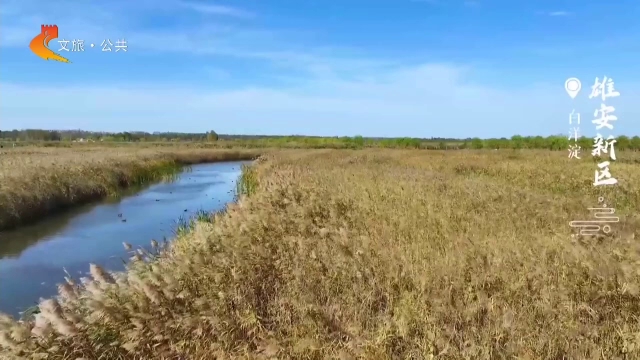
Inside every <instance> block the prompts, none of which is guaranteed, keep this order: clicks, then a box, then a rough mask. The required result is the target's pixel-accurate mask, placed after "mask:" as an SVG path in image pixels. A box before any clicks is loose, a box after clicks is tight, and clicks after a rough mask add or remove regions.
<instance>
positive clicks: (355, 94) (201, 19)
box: [0, 0, 640, 137]
mask: <svg viewBox="0 0 640 360" xmlns="http://www.w3.org/2000/svg"><path fill="white" fill-rule="evenodd" d="M639 18H640V3H639V2H637V1H631V0H617V1H604V0H590V1H584V0H582V1H573V0H571V1H564V0H555V1H550V0H539V1H532V0H521V1H506V0H476V1H471V0H467V1H465V0H368V1H364V0H270V1H265V0H235V1H234V0H227V1H225V2H222V1H203V0H199V1H196V0H156V1H149V0H136V1H125V0H112V1H109V2H97V1H89V0H73V1H71V0H56V1H43V0H4V1H3V3H2V8H1V10H0V53H1V54H0V129H2V130H7V129H13V128H50V129H78V128H81V129H86V130H100V131H134V130H142V131H150V132H151V131H184V132H203V131H207V130H210V129H214V130H216V131H217V132H219V133H229V134H306V135H340V136H342V135H349V136H353V135H364V136H412V137H474V136H479V137H501V136H506V137H509V136H511V135H514V134H520V135H550V134H559V133H567V132H568V131H569V124H568V114H569V113H570V112H571V110H572V109H576V111H579V112H580V113H582V114H583V119H584V120H583V122H582V125H581V131H582V132H583V134H584V135H587V136H593V135H594V134H595V128H594V125H592V124H591V123H590V119H592V118H593V116H592V114H593V111H594V110H595V109H596V108H598V107H599V105H600V103H599V101H598V100H593V99H592V100H589V99H588V93H589V87H590V86H591V85H592V83H593V82H594V80H595V77H602V76H605V75H606V76H609V77H611V78H613V79H614V81H615V84H616V88H617V90H618V91H619V92H620V93H621V96H620V97H619V98H615V99H610V100H608V101H607V103H608V104H610V105H613V106H615V108H616V114H617V116H618V118H619V121H618V122H617V123H615V124H614V125H615V128H614V130H613V132H612V133H613V134H614V135H621V134H625V135H640V122H638V121H637V119H638V115H640V106H639V105H638V102H637V101H634V100H633V99H634V98H635V99H638V98H639V95H640V71H639V70H640V69H639V67H640V64H638V61H637V59H638V55H639V54H640V42H639V41H638V40H637V39H639V38H640V36H639V35H640V21H638V19H639ZM41 24H56V25H58V27H59V29H60V38H59V39H58V40H60V39H66V40H73V39H81V40H84V42H85V51H84V52H82V53H77V52H76V53H72V52H59V53H60V54H61V55H63V56H65V57H67V58H69V59H70V60H71V61H72V63H71V64H65V63H59V62H54V61H49V62H45V61H43V60H42V59H39V58H38V57H36V56H35V55H34V54H33V53H31V52H30V50H29V48H28V44H29V42H30V40H31V39H32V38H33V37H34V36H35V35H37V34H38V32H39V30H40V25H41ZM105 39H109V40H111V42H112V43H115V41H116V40H118V39H125V40H126V41H127V45H128V51H127V52H122V51H121V52H117V53H116V52H113V51H112V52H102V51H101V47H100V46H99V45H100V44H101V43H102V41H103V40H105ZM90 43H94V44H96V47H94V48H90V47H89V44H90ZM51 49H52V50H54V51H56V52H58V50H59V44H58V43H57V41H55V40H54V41H52V42H51ZM574 76H575V77H578V78H580V79H581V80H582V82H583V86H582V91H581V93H580V94H579V95H578V98H577V99H576V100H571V99H570V98H569V97H568V96H567V94H566V93H565V91H564V82H565V80H566V79H567V78H568V77H574ZM34 99H35V100H34Z"/></svg>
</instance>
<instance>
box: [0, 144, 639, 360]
mask: <svg viewBox="0 0 640 360" xmlns="http://www.w3.org/2000/svg"><path fill="white" fill-rule="evenodd" d="M625 155H627V154H625ZM627 156H631V154H629V155H627ZM620 157H622V156H620ZM265 159H266V161H258V162H256V165H255V166H254V167H252V168H251V169H250V170H251V172H252V175H247V176H245V177H243V179H245V180H242V181H251V184H250V185H247V184H244V185H241V188H243V189H246V190H247V189H251V190H248V191H245V194H246V193H249V194H251V195H250V196H241V197H240V198H239V199H238V202H237V203H236V204H231V205H229V207H228V208H227V210H226V212H224V213H221V214H216V215H213V217H212V218H211V221H197V222H194V223H193V224H192V225H190V228H191V229H190V231H185V232H184V233H183V234H181V235H180V236H179V237H178V238H177V239H176V240H174V241H173V242H172V243H171V244H169V245H168V247H167V248H166V249H165V250H164V251H162V252H161V254H160V255H158V256H155V257H153V259H145V258H148V256H142V255H141V254H139V253H138V254H137V255H134V257H135V259H134V260H136V261H134V262H132V263H131V264H130V265H129V268H128V270H127V272H125V273H121V274H107V273H106V272H104V271H101V269H95V268H94V269H93V270H92V278H91V279H84V280H82V281H74V280H71V279H67V282H63V285H61V286H60V297H59V298H58V299H55V300H46V301H43V302H42V303H41V304H40V311H41V312H40V314H37V315H35V319H34V320H33V321H27V322H23V323H17V322H15V321H13V320H12V319H10V318H7V317H0V358H2V359H5V358H6V359H31V358H42V359H44V358H48V359H80V358H84V359H100V358H103V359H179V358H181V359H232V358H244V359H275V358H279V359H516V358H517V359H637V358H640V339H639V337H638V335H637V334H639V333H640V325H639V323H638V321H637V316H638V313H640V297H639V295H640V277H639V274H638V271H637V269H638V264H640V245H639V244H638V242H637V236H638V235H639V234H638V232H639V229H640V226H639V225H640V222H639V218H638V215H637V214H636V211H637V209H638V206H639V205H640V183H639V181H640V180H639V179H640V176H639V175H640V168H638V167H637V165H635V164H632V163H619V164H618V163H616V164H615V168H612V171H615V172H616V175H617V176H618V178H619V180H620V184H619V185H620V186H619V187H617V188H615V189H609V190H603V191H602V192H601V191H599V190H597V189H594V188H593V187H592V186H590V182H591V181H592V176H593V163H591V162H587V161H585V162H571V161H568V160H567V159H566V155H565V154H564V153H562V152H556V153H552V152H544V151H540V152H535V151H523V152H501V151H496V152H494V151H486V152H472V151H461V152H455V151H450V152H438V151H404V150H395V151H394V150H365V151H347V150H320V151H306V150H305V151H291V152H276V153H272V154H270V155H269V156H268V157H267V158H265ZM614 169H615V170H614ZM245 173H246V172H245ZM249 179H251V180H249ZM603 194H604V195H603ZM601 195H602V196H606V197H607V201H608V202H609V203H610V204H613V205H614V206H615V207H616V210H618V213H619V214H620V216H621V221H620V223H618V224H616V226H615V227H614V231H613V232H612V233H611V234H609V235H607V236H605V237H597V238H580V237H571V229H570V227H569V226H568V222H569V221H571V220H575V219H580V218H585V217H587V216H588V214H589V212H588V210H587V207H591V206H593V205H595V204H596V201H597V196H601Z"/></svg>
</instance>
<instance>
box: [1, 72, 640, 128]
mask: <svg viewBox="0 0 640 360" xmlns="http://www.w3.org/2000/svg"><path fill="white" fill-rule="evenodd" d="M471 74H473V69H471V68H467V67H458V66H455V65H450V64H424V65H421V66H415V67H407V68H403V69H396V70H391V71H386V72H384V73H380V74H375V75H369V76H367V77H364V76H363V77H362V78H361V79H358V80H346V79H343V78H337V77H336V78H330V79H317V78H314V79H308V80H307V81H305V82H297V83H295V84H293V85H291V86H289V87H286V88H282V87H280V88H270V87H265V86H263V87H257V86H247V87H242V88H238V89H227V90H213V89H212V88H207V87H198V88H195V87H192V88H189V87H184V86H183V87H178V88H176V87H175V85H174V84H149V85H141V84H118V86H113V87H108V86H98V85H94V86H90V85H86V86H64V85H62V86H27V85H20V84H8V83H2V84H0V97H2V99H3V101H2V107H1V108H0V110H1V114H0V117H1V118H2V119H3V123H2V124H1V125H0V126H2V128H3V129H4V128H13V127H19V128H23V127H42V124H43V123H44V122H43V119H46V121H47V123H50V124H55V125H51V126H50V127H59V128H78V127H80V128H86V129H93V130H111V131H121V130H148V131H155V130H157V131H167V130H174V131H175V130H178V131H204V130H206V129H208V128H215V129H216V130H217V131H219V132H221V133H253V134H260V133H262V134H268V133H277V134H278V133H279V134H292V133H298V134H301V133H302V134H323V135H355V134H362V135H365V136H418V137H430V136H452V137H466V136H511V135H513V134H518V133H519V134H522V135H533V134H557V133H565V132H567V131H568V125H566V123H567V121H566V118H567V116H568V115H567V114H568V111H569V110H568V109H570V107H571V106H577V105H576V104H573V105H572V103H571V102H570V101H569V100H568V97H567V96H566V94H564V90H563V89H562V87H561V86H558V85H557V84H554V85H551V84H541V85H537V86H530V87H527V88H522V89H515V90H514V89H500V88H496V87H491V86H487V85H482V84H476V83H472V82H470V81H469V78H470V77H469V75H471ZM638 90H640V86H630V84H628V85H627V86H626V89H625V93H624V95H623V96H622V97H621V98H620V99H619V101H618V102H617V103H616V108H619V110H618V111H619V116H620V119H621V121H620V126H619V127H617V129H616V132H620V133H629V129H630V128H629V126H628V125H625V124H626V119H633V118H637V117H638V116H639V115H640V111H638V109H637V107H635V106H633V103H632V102H630V100H626V99H633V98H634V97H637V96H638V95H640V91H638ZM585 91H586V90H585ZM634 94H635V95H634ZM35 98H37V99H39V100H38V106H34V103H33V100H32V99H35ZM583 98H585V99H586V96H583ZM105 99H108V100H109V101H105ZM578 103H580V102H578ZM592 105H593V104H591V103H590V102H588V101H585V102H584V103H582V105H581V106H582V108H584V109H585V110H584V111H585V113H586V112H587V110H586V109H591V108H593V106H592ZM634 108H635V110H634ZM585 116H586V115H585ZM452 124H453V126H452ZM625 128H626V129H627V130H625ZM583 131H585V132H588V131H590V130H589V127H588V126H585V129H583ZM587 135H589V134H587Z"/></svg>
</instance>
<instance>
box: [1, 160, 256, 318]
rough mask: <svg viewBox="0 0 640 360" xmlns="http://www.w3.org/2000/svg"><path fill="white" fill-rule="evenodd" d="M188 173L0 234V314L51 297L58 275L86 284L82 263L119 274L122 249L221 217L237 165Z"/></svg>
mask: <svg viewBox="0 0 640 360" xmlns="http://www.w3.org/2000/svg"><path fill="white" fill-rule="evenodd" d="M248 163H249V162H248V161H239V162H223V163H213V164H201V165H194V166H192V167H191V168H190V169H189V170H186V171H185V172H182V173H180V174H179V175H177V176H176V177H175V178H173V179H171V180H168V181H162V182H160V183H156V184H152V185H148V186H146V187H145V188H137V189H129V190H128V191H126V192H123V193H122V194H121V195H120V196H119V197H118V198H117V199H106V200H104V201H102V202H99V203H95V204H90V205H86V206H80V207H77V208H74V209H73V210H69V211H64V212H62V213H60V214H56V215H53V216H50V217H47V218H45V219H43V220H41V221H40V222H37V223H35V224H33V225H28V226H24V227H21V228H19V229H16V230H13V231H9V232H4V233H0V311H2V312H5V313H7V314H10V315H13V316H15V317H18V316H19V313H20V312H21V311H24V310H25V309H26V308H28V307H30V306H33V305H35V304H37V302H38V299H39V298H40V297H50V296H52V295H55V294H56V293H57V287H56V284H57V283H60V282H62V281H64V276H65V272H64V270H65V269H66V271H68V272H69V274H71V275H72V276H73V277H74V278H76V279H77V278H79V277H82V276H87V275H86V274H87V273H88V271H89V263H96V264H99V265H101V266H103V267H105V268H107V269H109V270H113V271H121V270H123V269H124V263H123V261H122V259H127V258H128V255H127V252H126V250H125V249H124V247H123V245H122V242H127V243H129V244H131V245H133V247H134V248H137V247H141V246H142V247H148V246H149V243H150V241H151V239H156V240H158V241H161V240H164V239H171V238H172V237H173V236H174V235H175V229H176V227H177V225H178V224H179V223H180V221H183V220H188V219H189V218H191V217H193V216H194V215H196V214H197V213H198V212H200V211H206V212H212V211H218V210H222V209H224V207H225V206H226V205H227V204H228V203H229V202H232V201H233V200H234V198H235V195H236V181H237V180H238V177H239V176H240V171H241V165H242V164H248Z"/></svg>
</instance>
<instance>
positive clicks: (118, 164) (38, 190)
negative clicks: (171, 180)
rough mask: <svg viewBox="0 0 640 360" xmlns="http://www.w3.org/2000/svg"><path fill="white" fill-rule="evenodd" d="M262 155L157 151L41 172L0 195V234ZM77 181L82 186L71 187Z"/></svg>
mask: <svg viewBox="0 0 640 360" xmlns="http://www.w3.org/2000/svg"><path fill="white" fill-rule="evenodd" d="M262 153H264V151H255V150H187V151H184V150H181V151H176V152H171V151H169V152H166V151H162V152H157V153H152V154H150V155H147V156H142V157H135V156H134V157H132V158H123V159H119V158H114V159H108V160H107V162H106V163H95V164H88V165H86V166H79V167H75V168H67V167H64V166H58V167H52V168H50V169H43V170H42V171H40V172H37V173H33V175H32V176H31V178H30V179H26V180H25V181H24V182H23V183H26V184H27V186H26V187H22V188H19V189H12V188H11V187H8V189H2V191H0V232H2V231H7V230H15V229H17V228H19V227H21V226H24V225H28V224H31V223H34V222H36V221H38V220H40V219H42V218H43V217H45V216H48V215H50V214H52V213H54V212H56V211H61V210H66V209H69V208H72V207H74V206H80V205H84V204H87V203H90V202H93V201H98V200H101V199H104V198H107V197H110V196H116V195H117V194H118V192H119V191H122V190H125V189H127V188H130V187H132V186H140V185H143V184H145V183H149V182H153V181H157V180H159V179H161V178H162V177H164V176H167V175H171V174H175V173H177V172H180V171H182V170H183V169H184V168H185V167H186V166H190V165H197V164H205V163H216V162H226V161H243V160H254V159H256V158H257V157H258V156H260V155H261V154H262ZM47 170H49V171H47ZM77 179H82V183H77V182H76V180H77ZM21 185H22V184H21Z"/></svg>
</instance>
